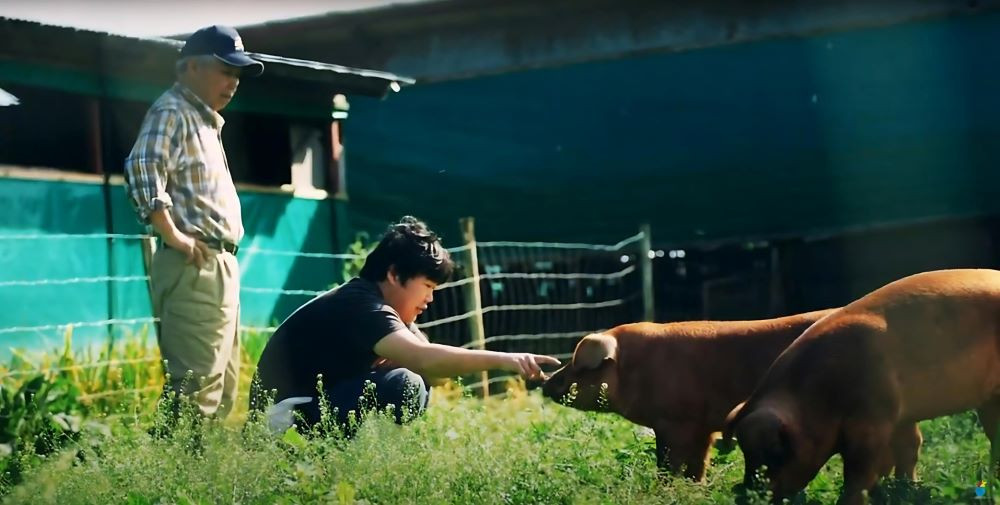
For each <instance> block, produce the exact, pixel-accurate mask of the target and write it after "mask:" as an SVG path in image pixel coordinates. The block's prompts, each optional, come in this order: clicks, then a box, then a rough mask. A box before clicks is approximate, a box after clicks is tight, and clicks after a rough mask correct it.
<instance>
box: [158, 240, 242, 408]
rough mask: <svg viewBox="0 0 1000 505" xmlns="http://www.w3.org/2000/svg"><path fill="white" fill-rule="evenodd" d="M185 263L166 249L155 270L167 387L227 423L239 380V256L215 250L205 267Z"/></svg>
mask: <svg viewBox="0 0 1000 505" xmlns="http://www.w3.org/2000/svg"><path fill="white" fill-rule="evenodd" d="M186 261H187V260H186V257H185V256H184V254H183V253H181V252H180V251H177V250H175V249H170V248H169V247H164V246H161V247H160V248H159V249H158V250H157V251H156V254H155V255H154V256H153V262H152V266H151V268H150V283H151V286H152V291H153V293H152V297H153V314H154V315H156V316H157V317H159V318H160V322H159V324H158V325H157V341H158V343H159V346H160V355H161V356H162V358H163V360H164V362H165V364H164V371H165V372H166V373H167V374H168V377H169V379H168V381H167V384H166V387H167V388H169V389H171V390H173V391H176V392H177V393H178V395H188V396H190V397H191V399H192V400H193V403H194V405H195V406H196V407H197V408H198V410H199V411H200V412H201V413H202V414H203V415H205V416H215V417H218V418H220V419H224V418H225V417H226V416H228V415H229V412H230V411H231V410H232V409H233V405H235V403H236V395H237V392H238V383H239V377H240V337H239V315H240V267H239V264H238V263H237V262H236V257H235V256H233V255H232V254H230V253H228V252H219V251H215V250H210V253H209V255H208V257H207V258H206V260H205V264H204V265H203V266H202V267H201V268H198V267H197V266H196V265H194V263H192V264H187V262H186ZM186 377H187V379H186Z"/></svg>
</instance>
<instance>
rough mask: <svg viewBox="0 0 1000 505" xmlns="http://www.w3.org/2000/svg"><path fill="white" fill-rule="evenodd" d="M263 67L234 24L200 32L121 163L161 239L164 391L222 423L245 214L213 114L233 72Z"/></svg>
mask: <svg viewBox="0 0 1000 505" xmlns="http://www.w3.org/2000/svg"><path fill="white" fill-rule="evenodd" d="M263 71H264V65H263V64H262V63H261V62H259V61H256V60H254V59H252V58H250V57H249V56H248V55H247V54H246V52H245V51H244V49H243V42H242V40H241V39H240V36H239V34H237V33H236V30H234V29H232V28H230V27H226V26H211V27H208V28H202V29H201V30H198V31H197V32H195V33H194V34H192V35H191V36H190V37H188V39H187V41H186V42H185V44H184V48H183V49H182V50H181V53H180V59H179V60H178V61H177V64H176V72H177V82H176V83H174V85H173V87H172V88H170V89H169V90H167V91H166V92H165V93H163V95H161V96H160V97H159V98H158V99H157V100H156V102H155V103H153V105H152V107H150V109H149V111H148V112H147V113H146V117H145V119H144V120H143V123H142V128H141V129H140V131H139V137H138V139H137V140H136V142H135V145H134V146H133V147H132V152H131V154H129V156H128V158H127V159H126V160H125V178H126V181H127V185H128V194H129V197H130V199H131V200H132V203H133V204H134V205H135V208H136V211H137V212H138V214H139V218H140V219H141V221H143V222H144V223H146V224H147V225H149V226H150V227H152V230H153V232H155V233H156V235H158V236H159V237H160V240H161V244H162V247H160V248H158V250H157V251H156V254H155V255H154V256H153V261H152V266H151V268H150V283H151V285H152V298H153V300H152V301H153V313H154V315H156V316H157V317H159V319H160V322H159V324H158V326H157V339H158V342H159V346H160V354H161V356H162V357H163V360H164V361H165V365H164V370H165V372H166V373H167V374H168V376H169V380H168V382H167V384H166V386H165V393H166V392H168V391H171V390H172V391H175V392H176V393H177V394H178V395H187V396H189V397H190V398H191V400H192V403H193V405H194V406H195V407H196V408H197V410H198V411H199V412H200V413H201V414H202V415H204V416H215V417H218V418H220V419H223V418H225V417H226V416H227V415H228V414H229V412H230V410H232V408H233V404H234V402H235V400H236V393H237V381H238V380H239V364H240V338H239V333H238V331H239V310H240V301H239V295H240V269H239V264H238V263H237V262H236V256H235V254H236V250H237V247H238V244H239V242H240V239H241V238H243V220H242V217H241V215H240V200H239V197H238V196H237V194H236V187H235V185H234V184H233V177H232V173H231V172H230V170H229V165H228V162H227V161H226V152H225V150H223V148H222V125H223V124H224V123H225V121H224V120H223V119H222V116H220V115H219V111H220V110H222V109H223V108H225V107H226V105H228V104H229V101H230V100H232V98H233V95H234V94H235V93H236V88H237V86H239V83H240V77H242V76H244V75H251V76H256V75H260V73H261V72H263ZM175 408H176V407H175Z"/></svg>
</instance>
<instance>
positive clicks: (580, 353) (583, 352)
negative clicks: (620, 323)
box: [573, 333, 618, 370]
mask: <svg viewBox="0 0 1000 505" xmlns="http://www.w3.org/2000/svg"><path fill="white" fill-rule="evenodd" d="M617 357H618V341H617V340H615V338H614V337H612V336H611V335H605V334H603V333H594V334H591V335H587V336H586V337H583V340H581V341H580V343H579V344H577V345H576V352H574V353H573V367H574V368H581V369H584V370H593V369H595V368H597V367H599V366H601V363H603V362H604V360H607V359H610V360H614V359H615V358H617Z"/></svg>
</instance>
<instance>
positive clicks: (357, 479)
mask: <svg viewBox="0 0 1000 505" xmlns="http://www.w3.org/2000/svg"><path fill="white" fill-rule="evenodd" d="M109 424H111V425H112V433H111V434H110V435H109V434H104V435H101V434H94V435H90V436H94V437H102V438H103V439H102V440H100V441H99V442H100V443H93V441H82V442H81V443H79V444H78V445H76V446H74V447H72V448H70V449H69V450H66V451H64V452H62V453H61V454H60V455H58V456H55V457H51V458H48V459H47V460H44V461H41V462H39V463H38V464H37V465H36V466H35V467H34V468H32V471H30V472H29V476H28V477H27V479H26V480H25V482H23V483H22V484H21V485H19V486H17V487H15V488H13V489H12V490H11V491H10V493H9V494H8V496H7V500H8V502H11V503H29V502H30V503H131V504H146V503H149V504H153V503H191V504H194V503H198V504H200V503H434V504H439V503H440V504H450V503H454V504H468V503H497V504H506V503H511V504H515V503H517V504H521V503H584V504H586V503H615V504H619V503H629V504H632V503H635V504H643V503H679V504H695V503H699V504H700V503H735V500H736V499H735V495H734V493H733V492H732V487H733V486H734V485H735V484H737V483H738V482H739V481H740V480H741V477H742V471H743V462H742V457H741V456H740V454H739V451H738V450H737V451H733V452H731V453H729V454H725V455H720V454H715V456H714V458H713V465H712V467H711V469H710V470H709V473H708V482H707V483H706V484H694V483H691V482H687V481H685V480H682V479H674V478H665V479H661V478H658V477H656V471H655V463H654V457H653V447H654V445H653V441H652V438H650V437H649V436H648V435H645V434H642V433H640V432H639V431H637V430H636V427H635V426H634V425H632V424H630V423H628V422H626V421H624V420H622V419H620V418H618V417H617V416H614V415H607V414H603V415H602V414H592V413H583V412H579V411H576V410H573V409H569V408H566V407H563V406H560V405H557V404H554V403H552V402H549V401H546V400H544V399H542V398H541V397H540V396H539V395H538V394H537V393H536V392H532V393H527V392H525V391H524V389H523V388H521V387H517V386H515V387H513V388H512V389H510V390H509V391H508V393H507V394H506V395H505V396H503V397H499V398H491V399H489V400H487V401H485V402H484V401H482V400H479V399H474V398H470V397H468V396H467V395H463V394H462V391H461V389H460V388H457V387H454V386H452V387H447V388H437V389H435V391H434V393H433V396H432V406H431V408H430V409H429V410H428V412H427V414H426V415H424V416H422V417H421V418H419V419H417V420H416V421H414V422H413V423H411V424H409V425H405V426H402V427H400V426H396V425H395V424H393V423H391V422H390V421H389V420H388V419H386V418H384V417H379V416H375V417H373V418H372V419H371V420H370V421H369V422H366V423H365V424H364V425H363V426H362V428H361V430H360V432H359V433H358V435H357V436H356V438H355V439H353V440H345V439H343V438H339V437H326V438H322V437H321V438H304V437H301V436H298V435H297V434H296V433H294V432H292V433H287V434H286V435H285V436H284V437H281V438H276V437H272V436H270V435H268V434H267V433H266V432H265V430H264V429H263V427H261V426H257V425H250V426H249V427H248V428H246V429H241V426H240V424H241V423H238V422H234V423H229V425H226V426H216V425H209V426H208V427H206V428H194V427H190V426H189V427H186V428H183V429H181V430H179V431H178V433H177V434H176V435H175V436H174V437H173V438H169V439H154V438H151V437H150V436H149V435H148V434H147V433H146V430H145V428H146V424H145V423H144V422H142V420H141V419H138V418H131V419H130V418H128V417H127V416H126V417H118V418H117V419H115V420H114V421H110V422H109ZM921 427H922V429H923V430H924V433H925V438H926V445H925V449H924V452H923V454H922V458H921V462H920V466H919V468H918V470H919V471H920V473H921V478H922V481H921V484H920V485H919V486H917V487H916V488H891V489H890V497H889V498H890V501H892V502H894V503H960V502H969V503H972V502H974V501H975V500H973V492H972V491H973V486H974V485H975V482H976V480H977V478H978V476H979V473H978V472H979V471H980V467H981V465H983V464H985V462H986V461H987V458H988V444H987V442H986V440H985V437H984V436H983V435H982V434H981V433H980V432H979V430H978V427H977V425H976V423H975V418H974V416H973V415H971V414H969V413H967V414H962V415H957V416H952V417H947V418H941V419H937V420H934V421H931V422H926V423H923V424H922V426H921ZM196 432H197V433H200V438H201V442H200V445H201V446H202V447H203V450H201V451H196V450H192V448H191V447H192V441H193V440H196V439H198V438H199V436H196V435H195V433H196ZM839 483H840V464H839V460H834V461H832V462H831V464H828V465H827V467H826V468H825V469H824V470H823V472H822V473H821V474H820V475H819V476H818V477H817V478H816V479H815V480H814V481H813V482H812V484H811V485H810V487H809V489H808V491H807V494H806V496H805V497H804V498H800V499H801V500H802V501H803V502H805V503H833V502H835V501H836V497H837V492H838V491H839V485H840V484H839Z"/></svg>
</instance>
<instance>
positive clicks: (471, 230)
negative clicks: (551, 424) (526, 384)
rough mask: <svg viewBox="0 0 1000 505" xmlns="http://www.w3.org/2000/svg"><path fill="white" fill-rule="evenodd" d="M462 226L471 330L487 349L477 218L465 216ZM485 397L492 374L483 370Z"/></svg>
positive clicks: (475, 340) (460, 222) (466, 304)
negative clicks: (466, 250)
mask: <svg viewBox="0 0 1000 505" xmlns="http://www.w3.org/2000/svg"><path fill="white" fill-rule="evenodd" d="M458 222H459V226H460V227H461V228H462V240H463V241H464V242H465V245H466V246H467V247H468V250H469V276H470V277H472V282H471V283H469V284H468V285H467V286H468V287H467V288H466V289H465V290H464V291H465V306H466V307H469V308H470V309H471V310H472V311H473V314H472V317H471V318H470V319H469V330H470V332H471V333H472V341H473V342H475V343H476V348H477V349H481V350H485V349H486V330H485V328H484V326H483V298H482V293H480V291H479V253H478V251H477V250H476V220H475V218H473V217H463V218H462V219H459V220H458ZM481 379H482V381H483V398H487V397H489V395H490V383H489V380H490V374H489V372H488V371H485V370H484V371H483V372H482V377H481Z"/></svg>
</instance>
